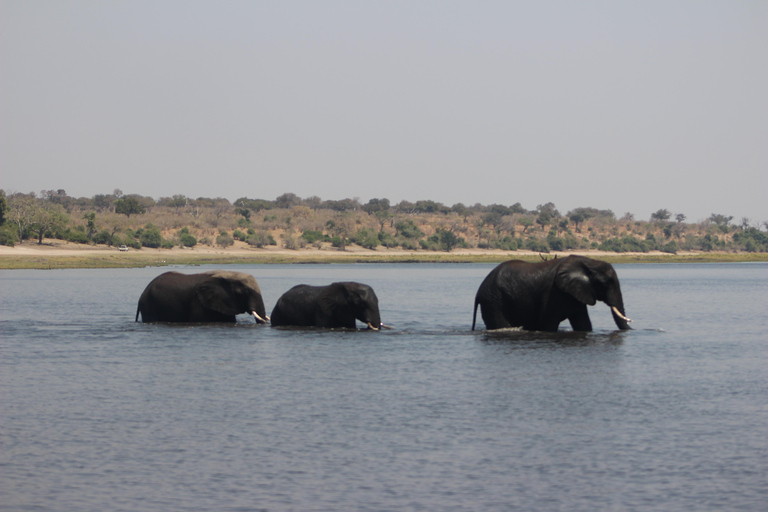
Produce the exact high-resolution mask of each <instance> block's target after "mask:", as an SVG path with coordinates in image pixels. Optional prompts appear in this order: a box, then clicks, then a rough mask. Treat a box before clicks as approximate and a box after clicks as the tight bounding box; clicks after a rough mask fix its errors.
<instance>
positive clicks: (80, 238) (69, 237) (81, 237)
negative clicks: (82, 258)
mask: <svg viewBox="0 0 768 512" xmlns="http://www.w3.org/2000/svg"><path fill="white" fill-rule="evenodd" d="M63 235H64V236H63V238H64V240H66V241H68V242H74V243H76V244H87V243H88V242H89V241H90V240H88V236H87V235H86V234H85V233H83V232H82V231H77V230H71V229H68V230H67V231H65V232H64V233H63Z"/></svg>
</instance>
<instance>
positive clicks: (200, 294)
mask: <svg viewBox="0 0 768 512" xmlns="http://www.w3.org/2000/svg"><path fill="white" fill-rule="evenodd" d="M139 313H141V319H142V321H143V322H235V321H236V319H235V315H238V314H240V313H249V314H251V315H253V318H254V319H255V320H256V322H257V323H260V324H263V323H267V322H268V321H269V317H268V316H267V312H266V310H265V308H264V300H263V299H262V298H261V290H260V289H259V284H258V283H257V282H256V279H254V277H253V276H252V275H250V274H244V273H242V272H229V271H224V270H212V271H209V272H202V273H200V274H182V273H180V272H166V273H164V274H160V275H159V276H157V277H156V278H154V279H153V280H152V281H151V282H150V283H149V284H148V285H147V287H146V288H145V289H144V293H142V294H141V298H140V299H139V306H138V308H137V309H136V321H137V322H138V320H139Z"/></svg>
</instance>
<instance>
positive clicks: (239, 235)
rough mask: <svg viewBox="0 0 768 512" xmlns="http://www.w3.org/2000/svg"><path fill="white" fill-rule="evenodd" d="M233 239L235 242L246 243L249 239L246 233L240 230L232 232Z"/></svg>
mask: <svg viewBox="0 0 768 512" xmlns="http://www.w3.org/2000/svg"><path fill="white" fill-rule="evenodd" d="M232 238H234V239H235V240H240V241H241V242H245V239H246V238H248V237H247V236H246V235H245V233H243V232H242V231H240V230H239V229H236V230H234V231H233V232H232Z"/></svg>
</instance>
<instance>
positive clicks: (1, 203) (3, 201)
mask: <svg viewBox="0 0 768 512" xmlns="http://www.w3.org/2000/svg"><path fill="white" fill-rule="evenodd" d="M7 212H8V199H7V198H6V197H5V190H0V226H2V225H3V224H5V214H6V213H7Z"/></svg>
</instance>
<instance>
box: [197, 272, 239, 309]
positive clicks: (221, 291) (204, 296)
mask: <svg viewBox="0 0 768 512" xmlns="http://www.w3.org/2000/svg"><path fill="white" fill-rule="evenodd" d="M195 291H196V293H197V298H198V300H200V303H201V304H202V305H203V306H204V307H206V308H208V309H212V310H213V311H216V312H218V313H222V314H224V315H237V314H238V313H242V311H240V310H239V309H238V307H237V304H236V303H235V298H234V294H233V293H232V289H231V286H230V284H229V282H228V281H227V280H226V279H219V278H211V279H206V280H205V281H203V282H202V283H200V284H199V285H198V286H197V288H196V290H195Z"/></svg>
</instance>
